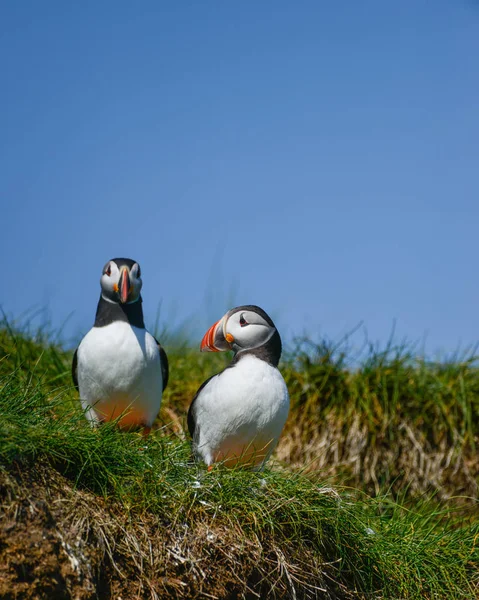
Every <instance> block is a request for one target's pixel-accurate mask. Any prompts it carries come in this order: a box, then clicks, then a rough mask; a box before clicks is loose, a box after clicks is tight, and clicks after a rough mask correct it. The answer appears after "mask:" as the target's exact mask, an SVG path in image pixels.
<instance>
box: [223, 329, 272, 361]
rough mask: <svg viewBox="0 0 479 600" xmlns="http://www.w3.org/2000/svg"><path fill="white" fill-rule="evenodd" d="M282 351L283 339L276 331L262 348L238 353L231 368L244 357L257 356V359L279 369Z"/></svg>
mask: <svg viewBox="0 0 479 600" xmlns="http://www.w3.org/2000/svg"><path fill="white" fill-rule="evenodd" d="M281 350H282V345H281V338H280V335H279V333H278V331H275V332H274V333H273V335H272V336H271V337H270V338H269V340H268V341H267V342H266V343H265V344H263V345H262V346H258V347H257V348H251V349H248V350H239V351H238V352H236V353H235V355H234V357H233V360H232V361H231V366H233V365H235V364H237V363H238V361H240V360H241V359H242V358H243V357H244V356H256V358H259V359H261V360H264V361H265V362H266V363H268V364H269V365H271V366H273V367H277V366H278V364H279V359H280V358H281Z"/></svg>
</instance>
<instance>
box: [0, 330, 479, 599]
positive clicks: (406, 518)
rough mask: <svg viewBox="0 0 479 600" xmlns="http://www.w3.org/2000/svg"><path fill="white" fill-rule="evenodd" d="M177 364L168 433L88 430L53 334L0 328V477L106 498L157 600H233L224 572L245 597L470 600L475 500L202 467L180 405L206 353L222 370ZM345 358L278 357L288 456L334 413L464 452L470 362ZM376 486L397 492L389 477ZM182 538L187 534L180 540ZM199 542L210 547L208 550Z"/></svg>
mask: <svg viewBox="0 0 479 600" xmlns="http://www.w3.org/2000/svg"><path fill="white" fill-rule="evenodd" d="M171 358H172V360H171V377H172V379H171V386H170V389H169V391H168V394H167V395H166V396H165V407H164V410H163V421H164V422H165V423H167V425H165V427H164V428H163V429H159V430H158V431H156V432H155V433H154V434H153V435H152V436H150V438H149V439H148V441H147V442H146V444H145V442H144V440H143V439H142V438H141V436H139V435H138V434H134V433H131V434H125V433H120V432H118V431H117V430H116V429H115V427H114V426H113V425H106V426H102V427H100V428H98V429H92V428H90V427H89V426H88V425H87V423H86V420H85V418H84V416H83V414H82V412H81V410H80V407H79V403H78V401H77V396H76V393H75V391H74V389H73V388H72V385H71V384H70V382H69V360H70V355H69V354H68V353H65V352H63V351H62V350H61V348H59V347H57V346H55V345H52V344H49V342H48V339H45V338H41V339H39V340H33V339H32V338H31V337H28V336H25V335H23V334H19V333H17V332H15V331H12V330H11V329H10V330H9V329H7V328H6V327H4V328H3V329H2V330H0V465H1V466H2V469H3V472H5V473H10V474H11V473H15V472H21V473H28V472H33V473H34V472H35V469H37V470H39V472H40V470H41V469H46V470H47V472H48V473H49V474H50V475H49V477H50V476H51V477H54V475H52V474H55V473H56V474H58V475H59V477H61V478H62V481H65V482H67V485H68V486H69V489H70V492H69V493H71V494H75V493H86V494H88V498H89V500H88V503H90V504H91V506H93V505H94V504H95V503H96V502H101V506H102V508H101V510H102V511H106V512H108V514H110V517H111V518H113V517H114V518H115V519H116V522H117V523H122V522H128V523H129V524H130V525H129V526H128V527H129V529H128V532H129V533H128V535H130V536H135V535H136V537H135V538H134V539H135V542H134V544H135V546H134V547H135V548H138V554H139V555H141V556H142V557H143V558H142V561H143V560H144V561H145V564H146V562H147V556H148V552H150V553H151V552H153V551H152V550H151V543H153V549H155V548H157V549H158V557H159V558H158V560H157V561H156V562H155V561H153V562H152V564H151V565H150V566H149V567H146V566H144V564H143V562H142V567H141V572H138V573H139V574H138V573H137V575H138V576H139V577H140V576H141V577H144V578H147V579H148V582H149V583H148V585H149V586H150V588H149V589H153V590H155V593H156V594H157V597H174V596H175V595H177V596H178V597H185V598H188V597H193V596H192V590H193V589H194V590H198V586H199V583H201V586H202V587H201V586H200V587H201V589H202V590H204V591H205V594H207V593H208V590H210V591H209V593H211V594H213V595H214V594H217V596H214V597H235V596H231V595H230V596H228V594H231V593H232V592H231V590H230V589H229V588H224V589H223V588H222V587H221V585H223V584H221V583H220V581H219V579H218V580H216V579H215V577H218V576H219V575H218V574H220V575H221V576H222V577H223V579H224V580H225V581H226V580H228V581H229V579H228V577H233V575H234V577H236V578H241V577H244V578H245V581H246V580H247V581H248V582H249V583H248V584H247V585H248V586H249V587H254V589H256V590H257V589H261V590H262V592H261V595H260V597H267V593H269V594H270V595H271V597H274V594H275V593H276V597H278V598H284V597H288V596H287V595H288V594H289V596H290V597H298V598H313V597H340V598H349V597H353V596H355V597H356V596H359V597H368V598H475V597H477V594H478V593H479V549H478V546H479V523H478V520H477V519H475V518H474V513H473V508H474V504H473V502H472V501H471V503H470V505H467V504H466V505H464V506H460V505H458V504H457V503H453V502H451V501H449V502H446V501H445V500H444V499H443V501H442V503H441V502H437V497H436V498H435V499H431V500H426V499H424V497H422V499H421V500H417V499H413V495H412V494H410V493H409V490H408V489H403V490H402V491H403V502H402V503H401V505H400V504H399V503H397V502H394V501H393V499H392V497H391V496H390V495H383V494H378V495H377V496H376V497H374V498H372V497H369V496H368V495H367V494H366V493H364V492H363V491H360V490H358V489H354V488H351V487H349V488H345V487H341V488H333V487H331V481H329V480H328V481H325V479H324V476H323V474H322V473H321V472H319V473H317V472H312V471H311V469H308V468H306V467H305V464H303V469H302V470H299V469H294V470H293V469H291V468H290V467H288V465H287V464H286V463H285V462H284V461H282V462H280V463H272V464H271V465H270V467H269V468H268V469H266V470H265V471H264V472H262V473H260V474H258V473H252V472H248V471H242V470H229V469H224V468H221V467H218V468H215V469H214V470H213V471H212V472H207V471H205V470H204V469H203V468H202V467H201V466H198V465H196V464H194V463H193V462H192V461H191V456H190V448H189V443H188V441H187V440H186V439H185V436H184V435H183V432H182V428H181V424H182V422H183V421H184V412H183V413H182V406H183V405H185V404H186V403H187V398H191V397H192V394H193V393H194V391H195V390H196V388H197V386H198V384H199V383H201V381H202V380H203V379H204V378H206V377H207V376H208V375H209V374H211V372H212V371H213V370H214V367H212V365H211V360H210V359H211V358H213V359H214V361H216V363H215V365H214V366H216V367H217V368H220V367H221V361H223V360H224V359H223V358H222V357H219V358H216V357H210V356H208V357H207V358H208V360H205V357H204V356H202V355H200V354H199V353H196V352H193V351H190V350H187V349H185V348H183V349H179V350H176V351H173V352H171ZM344 360H345V359H344V357H342V358H341V357H339V358H338V357H334V356H332V355H331V353H329V354H328V352H327V351H325V349H324V348H318V346H315V347H313V348H309V349H308V351H307V352H306V350H305V346H304V345H303V346H302V347H301V348H298V349H296V351H295V352H294V353H293V355H292V356H290V357H289V358H288V360H287V363H286V365H285V366H284V372H285V374H286V379H287V381H288V385H289V388H290V390H291V395H292V404H293V408H292V414H293V416H294V419H293V422H292V423H291V422H290V424H289V425H288V429H287V430H286V432H285V437H286V438H287V440H286V443H287V442H288V439H289V440H291V439H296V446H295V448H294V450H291V453H295V454H296V455H298V456H299V455H300V453H301V443H302V440H303V439H305V438H306V436H309V437H310V438H311V437H312V436H313V434H312V433H311V432H313V431H314V429H315V427H316V429H318V421H319V420H320V419H327V418H329V419H331V415H336V418H337V419H339V423H340V425H337V430H338V431H339V430H341V429H342V428H347V426H348V422H350V421H351V419H352V418H353V417H355V418H357V416H358V415H359V416H360V418H361V426H362V427H363V432H364V436H366V437H365V439H371V440H373V442H372V444H373V445H374V441H376V442H377V440H378V438H381V444H385V445H386V446H387V444H393V445H394V444H395V443H396V441H397V436H398V432H397V431H395V424H397V423H398V422H399V421H401V420H402V421H404V420H405V421H406V422H407V423H408V424H409V425H408V426H410V427H411V428H412V429H411V431H412V430H414V431H415V432H417V431H421V432H422V434H423V436H424V439H425V440H427V441H428V443H430V444H434V443H436V441H437V440H439V442H440V443H442V442H441V440H443V439H447V440H454V439H455V436H457V435H459V436H460V438H461V440H462V442H461V443H462V448H463V449H464V448H471V449H474V447H475V446H474V444H475V443H477V437H476V436H477V430H475V428H477V423H476V420H475V419H474V418H473V414H474V411H476V415H477V410H476V409H477V396H476V395H474V394H475V392H476V390H477V387H476V386H477V383H478V381H479V377H478V376H477V373H476V371H475V365H474V362H473V361H462V362H459V363H444V364H443V365H438V364H430V363H426V362H424V361H415V360H414V359H413V358H412V357H410V356H407V357H404V356H403V355H401V356H399V357H393V358H391V357H389V356H383V357H381V356H379V355H378V356H376V357H375V358H373V357H372V356H371V355H370V356H369V359H368V361H366V362H365V363H364V364H363V365H362V367H361V368H360V369H354V370H350V369H347V368H346V364H344V363H343V361H344ZM473 392H474V394H473ZM414 394H416V395H415V396H414ZM454 394H456V399H455V400H454ZM414 398H415V399H416V403H417V401H418V398H421V400H422V404H421V406H420V407H418V406H417V404H416V403H415V401H414ZM424 403H426V408H427V410H426V411H424V406H425V404H424ZM421 414H422V417H421ZM175 419H176V422H175ZM330 422H331V421H330ZM302 427H304V429H305V431H304V432H303V431H302V430H301V428H302ZM298 431H299V433H298ZM295 435H296V436H297V437H296V438H295ZM288 436H289V438H288ZM303 436H304V437H303ZM313 437H314V436H313ZM318 439H319V438H318ZM313 441H314V440H313ZM280 454H281V452H280ZM368 456H369V455H368ZM291 462H292V461H291ZM297 462H299V461H297ZM304 462H305V463H306V461H304ZM338 472H339V471H338ZM33 477H34V478H35V476H34V475H33ZM20 480H21V478H20ZM385 483H388V484H389V485H391V481H390V480H387V478H385ZM62 485H64V484H63V483H62ZM12 493H13V492H12ZM16 493H17V494H18V493H19V492H18V491H17V492H16ZM63 493H65V492H62V494H63ZM436 496H437V495H436ZM96 499H97V500H96ZM95 506H96V504H95ZM85 510H87V509H85ZM88 510H89V509H88ZM92 510H93V509H92ZM95 510H100V509H98V508H96V509H95ZM92 514H93V513H92ZM105 514H106V513H105ZM69 518H73V516H71V517H69ZM90 519H91V520H93V516H91V517H90ZM103 519H106V517H105V516H104V517H103ZM149 519H153V520H154V523H155V524H156V525H155V536H153V537H151V536H150V538H151V539H152V540H153V541H152V542H151V541H149V543H150V550H148V549H147V548H146V546H143V545H142V544H143V542H142V540H143V537H144V536H143V534H142V533H141V531H143V530H141V527H146V526H147V525H145V523H148V522H149V521H148V520H149ZM96 521H98V517H96ZM105 522H106V521H105ZM140 524H141V527H140ZM125 527H126V526H125ZM90 528H91V526H90ZM205 528H206V530H207V531H208V533H207V534H205V535H206V536H207V537H206V538H205V539H203V538H202V537H201V536H202V535H203V533H202V532H203V530H205ZM110 530H111V528H110V529H105V530H104V531H103V532H102V533H101V534H100V533H97V534H96V535H97V537H96V538H94V539H95V540H97V542H95V543H99V542H98V540H99V539H100V537H101V536H106V538H105V539H106V540H107V541H108V539H109V538H108V535H112V536H113V534H109V533H108V531H110ZM95 531H97V530H95ZM124 531H126V529H125V530H124ZM145 531H146V530H145ZM185 531H192V532H195V535H194V536H192V537H190V538H188V537H185V536H186V534H185ZM105 532H106V533H105ZM161 532H167V534H166V533H165V534H164V536H162V534H161ZM89 535H92V534H89ZM122 535H123V536H126V533H123V534H122ZM142 536H143V537H142ZM208 536H213V537H212V538H211V539H215V540H216V541H215V543H214V544H213V547H212V548H210V546H211V544H210V545H208V543H209V542H208V540H209V539H210V538H208ZM102 539H103V538H102ZM115 539H116V538H115ZM128 539H130V538H128ZM131 539H133V538H131ZM198 540H200V541H201V543H200V542H199V541H198ZM90 542H91V540H90ZM103 543H105V542H103ZM115 544H117V545H118V547H119V546H120V542H119V538H118V539H116V541H115V540H113V541H111V544H107V547H110V546H112V547H113V546H114V545H115ZM155 544H156V546H155ZM172 548H173V549H172ZM115 552H116V553H115ZM115 552H114V551H111V552H110V551H109V552H107V554H108V556H109V560H110V562H111V563H112V564H115V561H117V563H118V564H119V565H122V567H121V568H122V569H123V570H124V569H125V568H126V567H125V565H126V564H128V560H129V555H128V552H126V551H125V552H124V553H123V554H121V552H120V550H116V551H115ZM168 553H170V554H168ZM171 553H173V554H171ZM133 554H134V553H133ZM179 554H181V556H182V557H183V558H182V559H181V560H180V559H178V561H176V562H178V564H176V563H175V560H172V558H171V556H176V555H179ZM168 556H169V558H168ZM161 557H163V558H161ZM213 559H214V560H213ZM131 560H133V559H131ZM182 561H183V562H182ZM185 561H186V562H185ZM185 564H187V565H190V566H189V568H188V569H187V568H186V567H185ZM198 565H199V566H198ZM208 565H209V566H208ZM119 570H120V567H119ZM160 572H161V573H166V574H167V575H168V581H169V582H170V583H169V584H168V585H173V584H172V583H171V581H174V582H177V581H179V582H180V583H177V584H175V586H176V587H173V588H171V587H170V588H168V590H167V595H164V596H161V594H160V593H159V591H158V589H159V587H158V586H159V584H158V577H159V575H158V573H160ZM252 573H253V574H254V576H253V575H251V574H252ZM162 581H163V580H162ZM192 581H193V583H192ZM252 582H253V583H254V585H253V583H252ZM261 582H262V583H261ZM162 585H163V584H162ZM164 585H166V584H164ZM182 585H183V586H184V587H182ZM224 585H226V584H224ZM231 585H233V584H232V583H231ZM235 585H239V584H235ZM261 586H263V587H261ZM160 587H161V586H160ZM173 589H174V590H175V591H174V592H173V591H172V590H173ZM234 589H236V590H237V589H238V588H234ZM321 590H326V591H324V592H322V591H321ZM242 593H243V594H245V597H246V595H247V592H246V591H243V592H242ZM327 594H329V596H328V595H327ZM140 597H142V596H140ZM144 597H150V596H146V595H145V596H144ZM152 597H154V596H153V595H152ZM198 597H205V598H206V597H208V596H206V595H205V596H201V595H199V596H198ZM250 597H253V596H250Z"/></svg>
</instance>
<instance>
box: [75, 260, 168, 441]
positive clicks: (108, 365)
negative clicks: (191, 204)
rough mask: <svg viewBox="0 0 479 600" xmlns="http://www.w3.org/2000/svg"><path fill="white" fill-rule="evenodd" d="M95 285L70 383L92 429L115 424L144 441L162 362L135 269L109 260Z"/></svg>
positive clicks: (163, 374)
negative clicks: (89, 322)
mask: <svg viewBox="0 0 479 600" xmlns="http://www.w3.org/2000/svg"><path fill="white" fill-rule="evenodd" d="M100 285H101V295H100V300H99V302H98V307H97V311H96V318H95V323H94V325H93V327H92V329H90V331H89V332H88V333H87V334H86V335H85V337H84V338H83V339H82V341H81V343H80V345H79V346H78V348H77V349H76V351H75V354H74V356H73V364H72V375H73V382H74V384H75V386H76V388H77V390H78V391H79V393H80V400H81V403H82V406H83V409H84V411H85V415H86V417H87V418H88V419H89V420H90V421H91V422H92V423H98V422H104V421H111V420H118V425H119V426H120V428H122V429H132V428H134V429H135V428H141V429H143V434H144V435H148V433H149V432H150V429H151V426H152V424H153V421H154V420H155V418H156V416H157V414H158V412H159V410H160V405H161V397H162V394H163V391H164V389H165V387H166V384H167V382H168V358H167V356H166V352H165V351H164V349H163V348H162V347H161V345H160V343H159V342H158V340H156V339H155V338H154V337H153V336H152V335H151V334H150V333H149V332H148V331H147V330H146V328H145V323H144V320H143V307H142V298H141V295H140V291H141V287H142V285H143V283H142V280H141V269H140V265H139V264H138V263H137V262H136V261H134V260H131V259H130V258H114V259H112V260H109V261H108V262H107V263H106V265H105V266H104V267H103V271H102V275H101V279H100Z"/></svg>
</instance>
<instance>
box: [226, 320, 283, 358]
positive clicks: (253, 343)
mask: <svg viewBox="0 0 479 600" xmlns="http://www.w3.org/2000/svg"><path fill="white" fill-rule="evenodd" d="M275 331H276V328H275V327H272V326H271V325H270V324H269V323H267V322H266V321H265V320H264V319H263V317H262V316H261V315H259V314H258V313H256V312H254V311H252V310H239V311H237V312H235V313H233V314H232V315H231V316H230V317H228V318H225V320H224V322H223V335H224V337H225V339H226V340H227V341H228V342H229V343H230V344H231V347H232V348H233V349H235V350H236V351H240V350H246V349H251V348H257V347H258V346H262V345H263V344H265V343H266V342H267V341H268V340H269V339H270V337H271V336H272V335H273V333H274V332H275Z"/></svg>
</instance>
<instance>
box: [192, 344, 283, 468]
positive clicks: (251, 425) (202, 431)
mask: <svg viewBox="0 0 479 600" xmlns="http://www.w3.org/2000/svg"><path fill="white" fill-rule="evenodd" d="M194 410H195V417H196V428H195V440H194V448H195V452H196V453H197V455H199V457H200V458H201V459H202V460H204V462H206V464H208V465H210V464H212V463H213V462H216V461H224V462H225V463H226V464H228V465H234V464H237V463H238V462H240V463H242V464H249V465H252V466H260V465H261V464H263V463H264V462H266V460H267V459H268V458H269V456H270V454H271V452H272V451H273V450H274V448H275V446H276V444H277V443H278V439H279V436H280V435H281V431H282V430H283V427H284V424H285V422H286V419H287V416H288V411H289V396H288V389H287V387H286V384H285V382H284V379H283V377H282V376H281V373H280V372H279V371H278V369H276V368H275V367H272V366H271V365H269V364H268V363H266V362H265V361H263V360H260V359H258V358H256V357H255V356H252V355H247V356H245V357H243V358H241V360H239V361H238V363H237V364H236V365H235V366H233V367H231V368H228V369H225V371H223V372H222V373H220V374H219V375H217V376H216V377H213V379H212V380H211V381H210V382H209V383H208V384H207V385H206V386H205V387H204V388H203V390H202V391H201V392H200V394H199V396H198V397H197V399H196V401H195V409H194Z"/></svg>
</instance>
